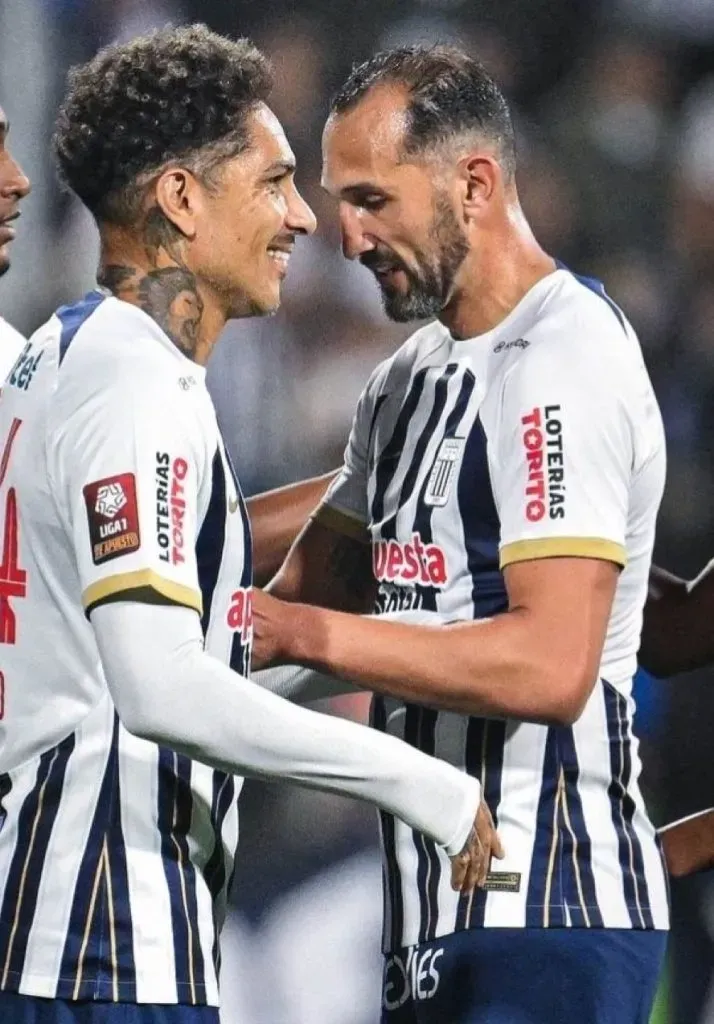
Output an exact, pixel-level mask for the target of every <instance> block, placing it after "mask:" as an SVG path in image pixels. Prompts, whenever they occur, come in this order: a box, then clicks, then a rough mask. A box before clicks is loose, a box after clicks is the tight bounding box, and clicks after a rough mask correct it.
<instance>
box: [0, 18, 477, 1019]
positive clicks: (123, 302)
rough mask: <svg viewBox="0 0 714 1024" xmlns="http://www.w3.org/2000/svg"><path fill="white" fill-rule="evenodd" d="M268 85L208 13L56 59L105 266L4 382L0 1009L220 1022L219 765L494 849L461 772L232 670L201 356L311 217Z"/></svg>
mask: <svg viewBox="0 0 714 1024" xmlns="http://www.w3.org/2000/svg"><path fill="white" fill-rule="evenodd" d="M197 65H199V66H200V68H201V72H200V74H195V73H194V71H195V67H196V66H197ZM269 89H270V74H269V70H268V68H267V65H266V63H265V60H264V59H263V58H262V56H261V55H260V54H259V53H258V51H256V50H255V49H254V48H253V47H252V46H250V44H248V43H247V42H246V41H240V42H231V41H229V40H225V39H222V38H220V37H218V36H215V35H213V34H211V33H210V32H208V31H207V30H206V29H205V28H202V27H192V28H184V29H166V30H164V31H162V32H158V33H155V34H153V35H151V36H148V37H145V38H142V39H138V40H135V41H133V42H131V43H128V44H126V45H116V46H113V47H109V48H107V49H106V50H104V51H101V52H100V53H99V54H98V56H97V57H96V58H95V59H94V60H93V61H91V62H90V63H89V64H88V65H85V66H83V67H81V68H79V69H75V70H74V71H73V72H72V75H71V79H70V89H69V93H68V96H67V98H66V100H65V104H64V107H63V109H62V112H61V115H60V119H59V122H58V129H57V136H56V148H57V153H58V157H59V163H60V168H61V171H62V173H63V176H64V178H65V180H66V182H67V183H68V184H69V185H70V186H71V187H72V188H73V189H74V191H75V192H76V193H77V194H78V195H79V196H80V198H81V199H82V200H83V201H84V202H85V204H86V205H87V206H88V207H89V209H90V210H91V211H92V212H93V214H94V215H95V217H96V219H97V221H98V224H99V227H100V235H101V243H102V255H101V265H100V274H99V279H100V281H101V286H100V287H99V288H98V289H96V290H94V291H92V292H90V293H89V294H88V295H87V296H86V297H85V298H84V299H83V300H82V301H80V302H78V303H76V304H74V305H71V306H66V307H64V308H62V309H60V310H59V311H58V312H57V314H56V315H55V316H53V317H51V318H50V320H49V321H48V323H47V324H46V325H45V326H44V327H42V328H41V329H40V330H39V331H37V332H36V333H35V334H34V335H33V337H32V338H31V339H30V342H29V345H28V347H27V348H26V350H25V351H24V353H23V355H22V356H21V358H20V360H19V362H18V364H17V366H16V367H15V371H14V372H13V374H12V375H11V378H10V380H9V382H8V384H7V385H6V387H5V388H4V389H3V394H2V399H1V400H0V553H1V559H0V687H1V690H0V696H1V698H2V701H1V708H0V793H1V794H2V803H1V826H2V827H1V828H0V1019H1V1020H2V1022H3V1024H29V1022H33V1024H37V1022H40V1024H45V1022H55V1021H57V1022H59V1021H61V1022H62V1024H65V1022H66V1021H71V1022H73V1024H86V1022H89V1021H94V1020H96V1019H97V1017H96V1006H95V1004H96V1003H98V1002H101V1003H104V1004H105V1005H104V1006H102V1008H101V1020H102V1022H103V1024H113V1022H115V1021H116V1022H119V1021H121V1022H122V1024H138V1022H149V1021H150V1022H151V1024H157V1022H159V1024H208V1022H211V1024H215V1022H217V1020H218V1011H217V1009H216V1007H217V1003H218V991H217V973H218V963H219V950H218V935H219V932H220V927H221V922H222V919H223V914H224V910H225V904H226V893H227V887H228V884H229V880H230V878H231V875H232V870H233V859H234V854H235V846H236V840H237V834H238V822H237V811H236V797H237V795H238V792H239V790H240V786H241V780H240V778H237V777H236V776H237V775H244V774H253V775H274V776H281V777H283V778H288V779H292V780H294V781H296V782H299V783H301V784H303V785H306V786H312V787H315V788H322V789H327V790H331V791H337V792H342V793H346V794H351V795H353V796H358V797H361V798H364V799H368V800H372V801H373V802H375V803H377V804H378V805H380V806H381V807H382V808H383V809H386V810H389V811H390V812H392V813H395V814H397V815H401V816H403V817H405V818H406V819H407V820H408V821H409V823H410V825H411V826H413V827H414V828H417V829H421V830H424V832H425V833H426V834H427V835H428V836H429V837H430V839H431V840H433V841H435V842H437V843H438V844H440V845H443V846H444V847H445V848H446V849H447V851H448V852H449V854H450V855H453V858H454V884H455V885H457V887H461V886H463V887H464V888H469V887H472V886H473V885H474V884H475V883H476V882H477V881H479V880H481V879H482V877H483V875H484V874H485V869H486V867H487V863H488V860H489V857H490V846H491V843H492V842H495V839H494V837H493V831H492V824H491V822H490V819H489V816H488V814H487V812H486V811H485V809H483V808H481V810H480V812H479V813H478V815H477V811H478V808H479V801H480V786H479V784H478V782H477V781H476V780H474V779H471V778H469V777H468V776H467V775H466V774H464V773H463V772H460V771H458V770H455V769H454V768H452V767H451V766H449V765H447V764H446V763H444V762H440V761H437V760H435V759H431V758H428V757H426V756H425V755H423V754H420V753H419V752H417V751H413V750H410V749H409V747H407V746H406V745H405V744H403V743H400V742H399V741H397V740H395V739H393V738H391V737H384V736H379V735H377V734H375V733H373V732H371V731H370V730H368V729H365V728H362V727H360V726H357V725H355V724H353V723H351V722H346V721H341V720H337V719H333V718H328V717H326V716H323V715H318V714H315V713H312V712H308V711H305V710H302V709H299V708H295V707H293V706H291V705H289V704H288V703H287V702H285V701H282V700H280V699H279V698H277V697H275V696H273V695H272V694H269V693H265V692H263V691H262V690H261V689H259V688H258V687H257V686H255V685H254V684H253V683H251V682H249V681H248V679H247V678H246V672H247V668H248V665H249V661H250V647H251V639H252V618H251V543H250V527H249V523H248V518H247V515H246V509H245V505H244V503H243V499H242V496H241V493H240V487H239V485H238V481H237V479H236V477H235V474H234V472H233V469H232V466H231V464H230V461H229V459H228V457H227V455H226V451H225V448H224V445H223V441H222V438H221V434H220V430H219V427H218V424H217V422H216V416H215V412H214V409H213V406H212V403H211V401H210V398H209V396H208V393H207V391H206V388H205V381H204V374H205V370H204V365H205V362H206V359H207V358H208V356H209V354H210V351H211V348H212V346H213V344H214V343H215V341H216V339H217V337H218V334H219V332H220V330H221V328H222V327H223V325H224V323H225V321H226V319H228V318H229V317H237V316H247V315H255V314H258V313H267V312H270V311H272V310H274V309H275V308H276V307H277V305H278V303H279V299H280V285H281V282H282V279H283V277H284V275H285V272H286V269H287V265H288V262H289V257H290V252H291V250H292V248H293V245H294V243H295V240H296V238H297V237H298V236H301V235H305V234H307V233H309V232H311V231H312V230H313V228H314V218H313V215H312V212H311V211H310V209H309V207H307V206H306V204H305V203H304V201H303V200H302V198H301V197H300V195H299V193H298V192H297V190H296V187H295V183H294V158H293V155H292V152H291V150H290V147H289V146H288V143H287V141H286V139H285V136H284V134H283V132H282V129H281V127H280V125H279V123H278V122H277V120H276V119H275V117H274V115H273V114H272V113H271V111H270V109H269V108H268V107H267V105H266V99H267V96H268V93H269ZM239 383H240V382H239ZM238 394H239V393H238ZM476 818H477V827H475V826H474V822H475V819H476ZM477 833H478V834H477ZM482 841H483V842H482Z"/></svg>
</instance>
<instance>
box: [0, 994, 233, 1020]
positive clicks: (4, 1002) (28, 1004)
mask: <svg viewBox="0 0 714 1024" xmlns="http://www.w3.org/2000/svg"><path fill="white" fill-rule="evenodd" d="M0 1021H1V1022H2V1024H219V1020H218V1009H217V1008H216V1007H215V1006H160V1005H158V1004H148V1003H147V1004H145V1005H144V1004H139V1003H101V1002H94V1001H93V1000H82V1001H79V1002H76V1003H74V1002H70V1001H69V1000H65V999H39V998H37V997H35V996H18V995H16V994H15V993H14V992H0Z"/></svg>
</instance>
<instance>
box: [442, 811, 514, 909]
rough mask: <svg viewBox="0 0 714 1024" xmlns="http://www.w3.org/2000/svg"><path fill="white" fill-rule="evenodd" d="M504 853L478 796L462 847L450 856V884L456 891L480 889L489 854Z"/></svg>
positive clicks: (489, 815) (489, 858)
mask: <svg viewBox="0 0 714 1024" xmlns="http://www.w3.org/2000/svg"><path fill="white" fill-rule="evenodd" d="M504 856H505V851H504V849H503V845H502V843H501V840H500V838H499V835H498V832H497V831H496V829H495V826H494V824H493V818H492V817H491V812H490V811H489V809H488V805H487V804H486V803H485V801H483V800H482V801H481V803H480V804H479V808H478V811H477V812H476V818H475V819H474V823H473V827H472V829H471V831H470V832H469V836H468V839H467V840H466V842H465V844H464V848H463V850H462V851H461V853H457V854H456V856H455V857H452V858H451V888H452V889H455V890H456V891H457V892H473V890H474V889H476V888H479V889H482V888H483V886H484V885H485V884H486V876H487V875H488V871H489V868H490V866H491V858H492V857H496V858H497V859H498V860H502V859H503V857H504Z"/></svg>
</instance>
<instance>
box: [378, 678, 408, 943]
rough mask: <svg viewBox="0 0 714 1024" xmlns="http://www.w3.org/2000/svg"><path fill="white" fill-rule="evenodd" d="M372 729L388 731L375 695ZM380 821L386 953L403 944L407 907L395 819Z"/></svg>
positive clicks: (384, 711)
mask: <svg viewBox="0 0 714 1024" xmlns="http://www.w3.org/2000/svg"><path fill="white" fill-rule="evenodd" d="M370 717H371V719H372V723H371V724H372V727H373V728H374V729H378V730H379V732H386V731H387V707H386V704H385V700H384V697H380V696H377V695H375V696H374V697H373V698H372V708H371V712H370ZM379 821H380V826H381V829H382V848H383V850H384V854H383V864H386V874H385V873H384V872H383V874H382V884H383V886H384V905H385V911H387V910H388V913H386V912H385V915H384V920H385V923H386V921H387V918H389V921H390V928H389V935H388V936H387V935H386V934H385V941H384V947H385V950H392V949H398V948H399V947H400V945H401V943H402V931H403V928H404V904H403V902H402V881H401V876H400V874H399V867H398V865H397V858H396V851H395V843H394V834H395V829H394V817H393V816H392V815H391V814H388V813H387V812H386V811H380V812H379Z"/></svg>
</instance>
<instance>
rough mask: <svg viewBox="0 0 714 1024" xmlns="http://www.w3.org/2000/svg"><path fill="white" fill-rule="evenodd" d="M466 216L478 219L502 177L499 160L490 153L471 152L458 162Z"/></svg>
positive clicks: (469, 218) (466, 217) (470, 218)
mask: <svg viewBox="0 0 714 1024" xmlns="http://www.w3.org/2000/svg"><path fill="white" fill-rule="evenodd" d="M457 175H458V180H459V185H460V192H461V197H462V200H461V201H462V206H463V211H464V218H465V219H466V220H473V219H478V218H479V217H480V216H481V214H482V213H483V211H484V209H485V208H486V207H487V206H488V204H489V201H490V199H491V198H492V196H493V194H494V192H495V191H496V189H497V187H498V184H499V182H500V180H501V177H502V172H501V168H500V167H499V165H498V162H497V161H496V160H495V159H494V157H492V156H491V155H490V154H488V153H469V154H468V156H465V157H462V158H461V159H460V160H459V162H458V164H457Z"/></svg>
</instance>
